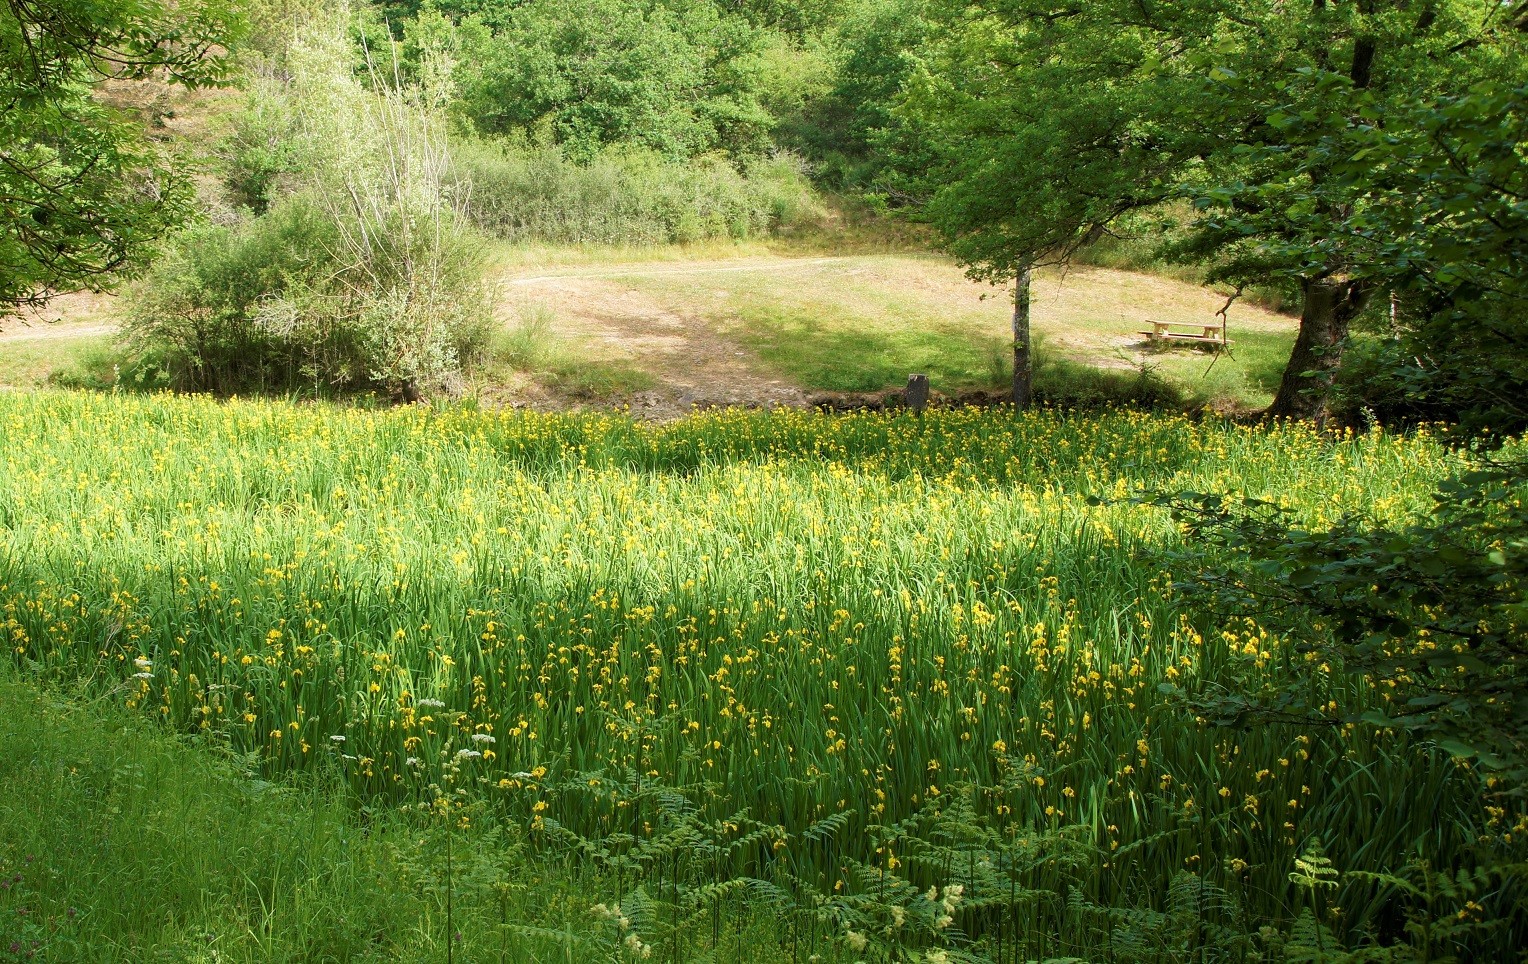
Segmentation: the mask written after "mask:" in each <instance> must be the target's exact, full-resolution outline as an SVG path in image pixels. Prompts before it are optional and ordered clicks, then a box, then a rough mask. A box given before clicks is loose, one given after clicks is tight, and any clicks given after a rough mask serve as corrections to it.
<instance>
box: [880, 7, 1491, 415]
mask: <svg viewBox="0 0 1528 964" xmlns="http://www.w3.org/2000/svg"><path fill="white" fill-rule="evenodd" d="M1495 12H1496V11H1495V10H1494V5H1491V4H1486V3H1459V4H1427V5H1424V6H1422V7H1420V8H1416V9H1413V8H1412V7H1410V6H1403V7H1395V8H1387V9H1385V10H1384V11H1369V10H1367V8H1366V7H1365V5H1364V4H1359V3H1340V4H1332V5H1327V4H1318V5H1316V6H1315V7H1314V8H1312V9H1311V10H1310V11H1309V12H1306V13H1299V14H1294V15H1291V14H1290V12H1289V11H1288V9H1287V8H1286V7H1285V5H1284V4H1281V3H1272V2H1270V3H1266V4H1254V5H1252V6H1251V7H1249V6H1248V5H1247V4H1244V3H1236V4H1226V3H1222V2H1219V0H1206V2H1203V3H1193V4H1181V5H1174V6H1158V7H1155V8H1152V9H1150V10H1145V11H1143V10H1142V9H1141V8H1140V6H1139V5H1138V4H1135V3H1128V2H1119V3H1113V2H1105V3H1092V4H1087V5H1085V6H1084V7H1081V8H1079V9H1077V10H1073V11H1066V12H1056V11H1053V10H1052V8H1051V5H1050V4H1046V3H1027V2H1021V3H992V4H986V3H976V4H950V5H948V6H947V8H945V12H944V16H943V18H942V20H941V23H942V24H943V28H944V29H943V30H942V31H941V32H940V34H939V35H938V36H937V38H936V42H934V43H933V44H931V45H930V48H929V52H928V53H927V54H926V55H925V58H924V64H925V67H924V70H923V72H922V73H921V75H920V76H919V78H918V79H917V82H916V83H914V84H912V85H910V87H909V92H908V95H907V96H906V98H905V106H904V113H905V115H906V116H908V117H909V118H911V119H912V120H914V121H917V122H919V123H923V124H926V125H928V127H929V130H930V131H931V132H932V133H933V143H934V146H935V149H936V150H937V152H938V155H939V157H940V158H941V162H940V163H938V164H936V165H934V166H933V167H932V168H931V170H930V173H929V183H930V186H931V188H932V189H933V190H932V200H931V202H930V205H929V215H930V218H931V220H932V221H933V222H934V224H935V225H936V226H937V227H939V228H940V230H941V232H942V233H943V234H944V235H945V236H946V238H947V240H948V242H949V244H950V246H951V249H952V250H953V251H955V253H956V254H957V255H958V256H959V257H960V258H961V259H962V260H963V261H965V262H966V263H968V264H970V265H971V266H972V270H973V273H974V274H975V275H977V276H979V277H986V278H990V279H993V280H1002V279H1006V278H1010V277H1013V276H1014V275H1015V273H1016V272H1017V270H1018V269H1019V268H1021V267H1023V266H1024V265H1026V264H1032V263H1037V262H1043V261H1046V260H1065V259H1067V258H1068V257H1070V255H1071V254H1072V253H1073V252H1074V251H1075V250H1076V249H1077V247H1079V246H1080V245H1082V244H1084V243H1086V242H1088V241H1090V240H1094V239H1096V237H1097V236H1098V233H1099V231H1101V230H1102V229H1104V228H1105V227H1106V226H1108V225H1109V224H1110V223H1112V222H1113V221H1115V220H1116V219H1117V218H1119V217H1120V216H1122V215H1123V214H1126V213H1128V212H1131V211H1137V210H1140V209H1143V208H1152V207H1155V206H1157V205H1160V204H1161V203H1162V202H1163V201H1166V200H1169V199H1173V198H1189V199H1193V201H1194V203H1195V205H1196V208H1197V210H1198V211H1199V212H1200V214H1199V215H1198V216H1196V217H1195V218H1194V219H1193V220H1192V221H1191V222H1190V223H1189V224H1188V225H1187V226H1186V227H1187V229H1188V230H1187V235H1186V237H1184V240H1183V242H1182V243H1181V244H1175V245H1173V246H1171V247H1170V248H1168V249H1167V253H1169V254H1171V255H1173V256H1175V257H1179V258H1184V259H1189V260H1196V261H1200V262H1204V263H1208V264H1209V265H1210V266H1211V277H1212V278H1216V279H1224V280H1229V281H1232V282H1235V283H1237V284H1248V283H1264V284H1266V283H1269V282H1271V281H1276V280H1278V279H1279V278H1281V277H1283V278H1297V279H1299V283H1300V285H1301V288H1302V292H1303V293H1304V295H1305V299H1306V304H1305V309H1306V310H1305V313H1304V316H1303V317H1304V322H1303V324H1302V332H1303V333H1304V336H1305V337H1302V340H1301V341H1300V342H1299V343H1297V346H1296V352H1295V355H1294V356H1292V358H1291V362H1290V367H1289V369H1288V371H1287V372H1286V376H1285V384H1284V386H1283V388H1281V391H1280V395H1279V397H1278V399H1276V402H1275V409H1277V410H1278V413H1280V414H1286V415H1287V414H1303V413H1309V414H1315V415H1319V414H1321V413H1322V411H1323V410H1324V396H1323V393H1324V392H1325V391H1326V390H1327V386H1328V384H1329V372H1330V371H1331V370H1333V369H1335V368H1336V367H1337V366H1338V365H1339V363H1340V356H1341V350H1342V345H1343V342H1344V340H1345V338H1346V333H1347V327H1348V324H1349V323H1350V321H1351V320H1352V317H1353V316H1354V315H1355V314H1356V313H1357V312H1358V311H1359V310H1360V309H1361V308H1362V307H1363V305H1364V304H1365V303H1366V302H1367V300H1368V299H1369V297H1370V296H1371V295H1372V294H1373V292H1374V290H1376V287H1377V286H1376V283H1375V281H1374V280H1373V279H1371V278H1369V277H1368V276H1367V274H1366V273H1365V272H1364V271H1363V270H1361V266H1362V265H1363V264H1364V259H1363V257H1362V255H1363V253H1364V252H1365V251H1366V250H1367V247H1368V245H1367V244H1366V243H1364V239H1367V238H1369V237H1370V236H1371V235H1372V237H1373V238H1375V239H1383V238H1385V237H1387V236H1389V234H1388V229H1389V228H1391V227H1394V226H1396V225H1397V224H1399V223H1400V222H1393V223H1387V224H1386V225H1385V226H1384V227H1381V226H1380V224H1379V223H1378V222H1376V220H1375V219H1374V218H1373V217H1372V215H1371V209H1384V208H1386V207H1387V206H1393V205H1394V204H1395V202H1396V201H1397V200H1398V199H1404V198H1405V197H1406V195H1407V191H1408V190H1411V189H1414V188H1416V187H1417V186H1418V185H1420V184H1425V183H1427V182H1428V181H1429V180H1436V179H1435V178H1432V175H1431V174H1430V173H1429V172H1432V173H1437V172H1440V171H1441V170H1443V169H1446V168H1448V167H1449V165H1450V164H1451V163H1453V162H1451V161H1444V160H1442V159H1441V158H1444V157H1447V156H1448V155H1447V154H1442V155H1439V154H1437V153H1436V146H1437V145H1433V146H1432V147H1430V148H1428V149H1424V150H1418V151H1414V152H1411V151H1404V150H1403V151H1395V150H1389V151H1388V152H1383V153H1377V152H1376V151H1375V150H1372V149H1370V150H1351V151H1350V150H1346V148H1349V147H1353V148H1356V147H1357V146H1358V145H1357V144H1356V143H1355V139H1353V138H1348V137H1347V136H1346V135H1345V134H1344V133H1343V132H1346V131H1350V130H1360V131H1372V134H1370V135H1368V136H1369V139H1370V140H1372V141H1373V142H1375V143H1376V144H1378V143H1380V142H1382V141H1383V140H1384V139H1385V138H1387V137H1392V136H1394V137H1395V138H1396V139H1397V141H1398V142H1402V143H1404V142H1406V141H1407V140H1410V139H1412V138H1411V136H1410V135H1408V134H1404V133H1403V134H1400V135H1391V134H1390V133H1388V132H1389V131H1392V130H1395V129H1396V128H1391V127H1389V126H1388V125H1387V126H1386V127H1385V128H1384V129H1383V130H1381V129H1380V126H1379V124H1378V123H1377V119H1378V118H1381V117H1384V118H1387V119H1393V118H1394V117H1396V116H1409V114H1410V113H1411V111H1412V109H1413V105H1427V106H1428V107H1431V106H1433V105H1439V104H1442V103H1443V101H1440V100H1439V98H1440V97H1441V96H1445V95H1458V94H1460V93H1462V92H1463V91H1464V90H1465V89H1467V88H1468V87H1469V85H1470V84H1471V83H1473V82H1475V81H1477V80H1479V79H1481V78H1490V79H1491V80H1492V81H1493V82H1496V83H1498V84H1500V83H1504V82H1505V83H1510V84H1512V85H1513V86H1515V85H1516V84H1517V83H1519V82H1520V80H1517V79H1514V77H1513V70H1514V69H1515V68H1514V67H1513V65H1514V64H1515V63H1516V59H1515V51H1516V50H1517V47H1518V45H1519V43H1520V41H1519V40H1518V39H1517V38H1518V34H1517V33H1516V32H1515V31H1512V30H1509V29H1505V28H1499V24H1498V23H1497V21H1496V19H1495V17H1494V13H1495ZM1504 96H1508V97H1510V95H1504ZM1507 102H1508V101H1506V100H1498V101H1496V102H1495V103H1494V105H1493V106H1485V105H1482V107H1481V108H1480V110H1479V113H1480V115H1481V119H1482V120H1483V121H1486V122H1487V124H1486V125H1485V126H1487V127H1488V126H1489V124H1490V123H1492V122H1499V121H1500V114H1501V111H1502V110H1503V109H1504V105H1505V104H1506V103H1507ZM1445 110H1446V108H1445ZM1424 126H1425V125H1424ZM1400 127H1401V128H1404V127H1405V125H1404V123H1403V124H1402V125H1400ZM1498 129H1500V125H1499V123H1498ZM1420 140H1421V141H1425V140H1426V138H1425V137H1423V138H1420ZM1338 143H1340V144H1341V147H1342V148H1343V149H1337V150H1324V149H1322V148H1321V147H1320V145H1323V144H1324V145H1326V146H1327V147H1332V146H1333V145H1336V144H1338ZM1496 143H1498V144H1500V145H1502V146H1503V147H1505V146H1506V144H1508V143H1517V141H1513V140H1512V139H1511V137H1510V136H1508V137H1497V139H1496ZM1428 150H1432V151H1433V152H1434V153H1433V154H1431V155H1428V154H1427V151H1428ZM1428 156H1430V157H1431V158H1432V159H1431V160H1425V159H1424V158H1425V157H1428ZM1495 156H1497V157H1499V158H1502V159H1505V156H1506V155H1505V154H1503V153H1500V152H1498V153H1497V154H1496V155H1495ZM1462 160H1464V162H1465V166H1469V165H1470V163H1471V162H1470V160H1469V158H1468V155H1466V157H1465V158H1463V159H1462ZM1392 161H1393V162H1396V163H1389V162H1392ZM1518 163H1520V159H1519V160H1518ZM1456 178H1457V176H1455V175H1451V176H1450V178H1445V179H1444V180H1445V181H1447V180H1452V179H1456ZM1462 180H1466V181H1468V180H1470V178H1469V177H1464V178H1462ZM1392 186H1394V188H1395V190H1394V193H1393V194H1392V193H1390V188H1391V187H1392ZM1503 186H1504V185H1503ZM1436 187H1441V190H1434V188H1436ZM1479 187H1480V188H1481V189H1482V190H1487V191H1488V189H1487V188H1486V187H1485V184H1484V183H1482V184H1480V185H1479ZM1344 192H1346V193H1344ZM1460 193H1462V194H1464V195H1466V196H1467V195H1468V194H1469V192H1468V191H1465V192H1455V191H1454V190H1453V189H1452V188H1450V187H1448V186H1444V185H1442V184H1438V185H1434V186H1433V187H1430V188H1428V189H1426V190H1424V191H1423V192H1422V194H1423V197H1424V198H1431V199H1432V200H1421V201H1419V202H1416V204H1411V203H1410V202H1408V203H1407V204H1403V205H1401V207H1402V209H1403V210H1405V209H1406V208H1408V207H1410V208H1411V209H1412V210H1418V206H1420V208H1426V207H1427V206H1428V205H1429V204H1432V205H1434V207H1436V208H1437V210H1435V211H1434V214H1435V215H1437V214H1441V213H1442V211H1444V210H1447V209H1451V208H1452V206H1453V205H1455V204H1456V203H1462V204H1468V203H1469V202H1467V201H1458V200H1455V199H1457V198H1458V197H1459V194H1460ZM1477 193H1478V192H1477ZM1505 196H1506V197H1511V196H1513V195H1512V194H1511V193H1510V189H1509V193H1507V194H1506V195H1505ZM1355 199H1358V200H1360V201H1362V202H1363V203H1358V204H1354V203H1352V202H1353V201H1354V200H1355ZM1365 199H1367V200H1365ZM1371 201H1372V202H1373V203H1372V204H1371V203H1370V202H1371ZM1438 205H1441V207H1438ZM1419 213H1420V211H1419ZM1422 217H1423V220H1422V221H1421V222H1419V223H1423V224H1425V223H1432V224H1434V225H1439V224H1443V223H1447V222H1446V220H1442V219H1439V218H1437V217H1433V218H1432V219H1431V220H1430V221H1429V220H1428V219H1427V216H1426V215H1425V214H1423V215H1422ZM1489 220H1490V219H1489V218H1483V219H1482V224H1484V223H1487V222H1489ZM1491 230H1492V231H1495V232H1497V235H1496V236H1497V237H1498V238H1503V237H1515V236H1517V235H1520V234H1521V232H1520V231H1518V230H1517V229H1516V228H1514V227H1512V226H1511V225H1507V224H1495V225H1493V227H1492V228H1491ZM1424 233H1428V232H1424ZM1436 233H1437V234H1438V235H1439V236H1441V237H1448V236H1449V235H1450V230H1449V229H1448V228H1442V229H1441V230H1438V231H1437V232H1436ZM1404 238H1405V235H1404V234H1403V235H1401V236H1400V238H1398V240H1400V241H1401V243H1402V244H1405V243H1406V242H1405V240H1404ZM1355 242H1357V243H1355ZM1376 243H1378V242H1376ZM1466 247H1469V245H1466ZM1355 248H1356V249H1357V250H1356V252H1355V250H1354V249H1355ZM1454 251H1455V254H1454V256H1453V257H1450V258H1449V259H1448V260H1454V259H1455V258H1457V257H1458V256H1459V249H1458V248H1456V249H1454ZM1403 261H1404V259H1399V258H1397V259H1396V262H1395V264H1396V267H1397V269H1398V270H1400V271H1405V270H1407V269H1405V268H1400V267H1399V266H1400V264H1402V263H1403ZM1312 370H1315V371H1312Z"/></svg>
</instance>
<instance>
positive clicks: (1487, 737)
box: [1173, 464, 1528, 798]
mask: <svg viewBox="0 0 1528 964" xmlns="http://www.w3.org/2000/svg"><path fill="white" fill-rule="evenodd" d="M1524 498H1525V485H1524V471H1523V467H1522V466H1521V465H1520V464H1519V465H1512V466H1507V467H1504V468H1501V469H1496V470H1482V471H1478V472H1474V473H1470V474H1466V475H1464V476H1461V477H1460V478H1458V479H1456V480H1452V481H1449V482H1447V483H1445V484H1444V486H1443V487H1442V488H1441V489H1440V490H1439V492H1438V494H1437V497H1436V505H1435V508H1434V512H1433V514H1432V515H1431V516H1430V517H1429V518H1426V519H1423V520H1420V521H1418V522H1415V523H1413V524H1412V525H1410V526H1407V527H1403V528H1392V527H1389V526H1383V525H1374V524H1372V523H1370V522H1368V521H1367V520H1366V519H1364V517H1363V515H1362V514H1361V513H1355V514H1353V515H1352V516H1350V517H1347V518H1344V519H1341V520H1339V521H1338V522H1337V523H1336V524H1335V525H1333V526H1331V527H1329V528H1323V529H1315V530H1307V529H1304V528H1302V527H1299V526H1296V525H1292V524H1291V522H1290V520H1289V518H1288V513H1287V511H1284V510H1280V509H1279V508H1278V507H1277V506H1275V505H1272V504H1270V503H1251V504H1249V505H1247V506H1246V507H1238V506H1235V505H1233V504H1230V503H1227V502H1225V501H1223V500H1222V499H1220V498H1219V497H1215V496H1209V497H1204V498H1202V499H1200V500H1199V501H1197V502H1174V503H1173V504H1174V505H1175V507H1176V511H1177V515H1178V518H1179V519H1180V520H1181V521H1183V522H1184V523H1185V524H1186V525H1187V526H1188V531H1189V534H1190V535H1191V537H1192V539H1193V541H1194V543H1195V544H1198V545H1203V546H1206V547H1208V548H1210V549H1213V550H1214V551H1215V552H1216V553H1219V554H1224V556H1223V558H1218V559H1216V561H1214V562H1213V563H1212V564H1210V565H1208V566H1203V567H1201V568H1200V570H1199V574H1197V575H1194V576H1191V577H1188V578H1185V579H1184V580H1183V582H1182V588H1183V590H1184V591H1185V592H1187V593H1189V594H1190V595H1191V596H1192V597H1193V598H1195V599H1198V600H1200V603H1201V604H1202V605H1205V606H1209V607H1211V608H1213V609H1214V610H1216V611H1221V612H1224V611H1229V612H1231V613H1243V614H1244V613H1253V612H1255V613H1257V614H1258V617H1259V619H1260V621H1261V622H1262V623H1263V624H1264V625H1268V626H1273V627H1277V628H1278V629H1279V630H1280V631H1281V632H1284V633H1287V634H1289V635H1290V636H1291V637H1292V638H1293V639H1295V640H1296V644H1297V645H1296V652H1297V653H1298V654H1301V655H1303V656H1304V659H1303V660H1301V661H1299V662H1295V663H1292V664H1291V665H1290V666H1289V667H1288V669H1287V670H1286V676H1285V678H1284V679H1282V680H1275V681H1274V682H1273V684H1272V685H1271V686H1263V687H1251V686H1248V687H1244V688H1243V687H1232V689H1231V690H1229V691H1227V692H1223V693H1210V694H1206V695H1207V699H1206V701H1205V702H1203V703H1201V704H1199V705H1200V708H1201V711H1202V712H1204V713H1205V714H1206V715H1212V716H1213V717H1214V718H1215V719H1217V720H1220V721H1222V722H1226V723H1245V722H1249V721H1251V720H1255V719H1258V718H1260V717H1263V716H1267V715H1271V716H1273V717H1279V718H1293V719H1299V720H1307V721H1310V722H1329V723H1348V724H1354V725H1366V726H1380V727H1397V728H1401V729H1404V730H1406V731H1407V732H1409V733H1411V734H1412V735H1413V736H1416V737H1419V738H1421V739H1425V740H1428V741H1431V742H1433V743H1436V744H1437V745H1438V746H1439V747H1440V748H1441V749H1444V750H1446V751H1447V752H1449V753H1450V754H1451V755H1453V756H1454V757H1456V758H1457V759H1460V760H1470V761H1472V762H1473V764H1474V765H1475V766H1477V767H1478V768H1479V769H1480V770H1481V772H1482V778H1483V780H1484V781H1485V789H1487V790H1488V791H1489V792H1490V793H1491V795H1492V796H1511V797H1519V798H1521V797H1524V796H1528V672H1525V670H1528V633H1525V626H1528V620H1525V618H1524V617H1525V615H1528V601H1525V599H1528V597H1525V590H1528V579H1525V576H1528V514H1525V513H1524V511H1523V509H1524ZM1318 665H1319V666H1321V667H1324V668H1323V669H1322V670H1321V671H1322V672H1328V671H1335V672H1347V673H1353V674H1358V675H1360V676H1362V677H1364V678H1366V679H1370V680H1373V681H1375V682H1376V683H1378V684H1379V685H1380V686H1381V687H1382V689H1381V690H1380V692H1381V694H1382V699H1381V700H1379V701H1378V702H1373V703H1370V702H1364V703H1359V704H1354V705H1341V704H1338V703H1335V702H1332V701H1330V700H1329V699H1327V698H1325V696H1324V694H1322V692H1321V690H1319V689H1318V688H1314V687H1312V686H1311V684H1310V680H1309V678H1308V677H1309V674H1310V673H1311V672H1312V671H1313V670H1314V668H1315V667H1316V666H1318Z"/></svg>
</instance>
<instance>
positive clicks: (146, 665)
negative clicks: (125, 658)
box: [133, 656, 154, 669]
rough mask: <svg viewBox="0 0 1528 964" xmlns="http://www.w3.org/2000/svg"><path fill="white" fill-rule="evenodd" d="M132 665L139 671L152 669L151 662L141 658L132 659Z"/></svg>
mask: <svg viewBox="0 0 1528 964" xmlns="http://www.w3.org/2000/svg"><path fill="white" fill-rule="evenodd" d="M133 665H134V666H136V667H138V668H139V669H153V668H154V664H153V662H152V661H151V660H147V659H144V658H143V657H142V656H139V657H137V658H136V659H134V660H133Z"/></svg>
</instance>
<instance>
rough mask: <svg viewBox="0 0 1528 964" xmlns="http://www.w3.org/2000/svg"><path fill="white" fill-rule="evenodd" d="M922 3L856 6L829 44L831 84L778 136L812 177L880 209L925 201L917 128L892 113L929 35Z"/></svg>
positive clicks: (926, 153)
mask: <svg viewBox="0 0 1528 964" xmlns="http://www.w3.org/2000/svg"><path fill="white" fill-rule="evenodd" d="M927 7H928V4H927V3H926V2H925V0H879V2H874V3H866V4H862V5H860V6H859V7H858V8H857V9H855V11H854V12H853V14H852V15H850V16H847V17H845V18H844V20H843V22H842V23H840V24H839V25H838V26H837V28H836V30H835V31H834V33H833V35H832V38H831V49H832V50H833V51H834V71H833V77H832V82H831V84H830V85H829V86H828V88H827V89H826V90H825V91H823V92H822V94H821V95H820V96H818V97H816V98H814V99H813V100H812V101H811V102H809V103H806V104H804V105H802V106H801V107H800V108H798V109H797V110H796V111H795V112H793V114H791V115H787V116H786V117H785V119H784V123H783V124H782V126H781V129H780V130H779V133H778V136H780V137H781V138H782V139H783V140H785V141H786V142H787V143H791V144H793V145H800V147H801V149H802V150H803V151H804V152H805V153H806V154H807V156H809V157H810V158H812V161H813V166H814V169H815V170H816V172H817V176H818V178H819V179H820V180H822V181H823V182H824V183H826V184H829V185H832V186H834V187H838V188H840V189H846V190H853V191H857V192H861V193H864V194H866V195H868V196H869V197H870V198H871V200H872V201H873V202H874V203H876V204H877V205H878V206H879V205H885V206H890V207H897V208H905V207H907V206H908V205H910V204H912V203H914V202H916V201H919V200H922V199H923V187H922V185H921V183H920V182H921V176H922V175H923V174H924V173H925V172H926V167H927V166H928V165H929V164H930V163H932V162H933V160H934V154H933V151H932V149H931V146H930V145H929V144H928V143H927V142H926V134H927V132H926V131H925V130H923V127H922V125H920V124H919V123H918V122H916V121H914V120H912V119H910V118H908V117H907V116H906V115H904V114H901V113H898V112H897V111H896V110H895V106H896V102H897V97H898V95H899V94H900V93H901V92H902V88H903V86H904V85H905V84H906V83H907V82H908V80H909V78H910V77H911V76H912V74H913V71H914V68H915V66H916V63H917V60H916V55H917V52H918V51H919V50H920V49H921V48H922V46H923V45H924V44H925V42H927V40H928V38H929V36H930V34H931V33H932V24H931V23H930V20H929V18H928V16H927V14H926V10H927Z"/></svg>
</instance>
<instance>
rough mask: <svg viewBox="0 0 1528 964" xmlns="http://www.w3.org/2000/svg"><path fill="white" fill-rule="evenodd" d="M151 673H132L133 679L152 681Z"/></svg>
mask: <svg viewBox="0 0 1528 964" xmlns="http://www.w3.org/2000/svg"><path fill="white" fill-rule="evenodd" d="M153 678H154V674H153V673H134V674H133V679H153Z"/></svg>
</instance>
